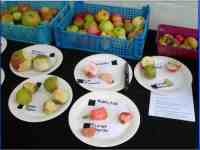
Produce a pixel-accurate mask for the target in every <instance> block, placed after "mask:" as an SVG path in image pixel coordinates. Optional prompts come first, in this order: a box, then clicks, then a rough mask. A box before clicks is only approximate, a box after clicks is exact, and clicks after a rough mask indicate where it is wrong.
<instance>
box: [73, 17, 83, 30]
mask: <svg viewBox="0 0 200 150" xmlns="http://www.w3.org/2000/svg"><path fill="white" fill-rule="evenodd" d="M73 23H74V24H75V25H76V26H78V27H81V26H83V24H84V20H83V18H82V17H79V16H76V17H75V18H74V21H73Z"/></svg>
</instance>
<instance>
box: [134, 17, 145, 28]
mask: <svg viewBox="0 0 200 150" xmlns="http://www.w3.org/2000/svg"><path fill="white" fill-rule="evenodd" d="M132 24H133V26H134V30H135V31H136V30H137V31H139V30H142V29H143V28H144V17H142V16H138V17H135V18H133V19H132Z"/></svg>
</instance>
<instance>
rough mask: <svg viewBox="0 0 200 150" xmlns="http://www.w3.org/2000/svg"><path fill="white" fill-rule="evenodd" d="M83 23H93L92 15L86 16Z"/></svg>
mask: <svg viewBox="0 0 200 150" xmlns="http://www.w3.org/2000/svg"><path fill="white" fill-rule="evenodd" d="M84 21H85V22H88V21H89V22H92V21H94V17H93V16H92V15H90V14H88V15H86V16H85V18H84Z"/></svg>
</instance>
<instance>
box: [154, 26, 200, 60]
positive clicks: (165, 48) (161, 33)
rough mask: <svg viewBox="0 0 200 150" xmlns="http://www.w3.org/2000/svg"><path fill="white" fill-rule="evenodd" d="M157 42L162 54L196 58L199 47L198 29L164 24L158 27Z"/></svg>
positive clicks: (159, 51)
mask: <svg viewBox="0 0 200 150" xmlns="http://www.w3.org/2000/svg"><path fill="white" fill-rule="evenodd" d="M157 44H158V53H159V54H160V55H167V56H174V57H181V58H186V59H196V58H197V49H198V47H199V46H198V31H197V30H196V29H190V28H185V27H177V26H171V25H163V24H162V25H160V26H159V29H158V37H157Z"/></svg>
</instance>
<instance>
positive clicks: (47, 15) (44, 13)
mask: <svg viewBox="0 0 200 150" xmlns="http://www.w3.org/2000/svg"><path fill="white" fill-rule="evenodd" d="M39 13H40V16H41V18H42V20H44V21H48V22H49V21H50V20H51V19H52V18H53V14H52V12H51V9H50V8H48V7H42V8H41V9H40V10H39Z"/></svg>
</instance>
